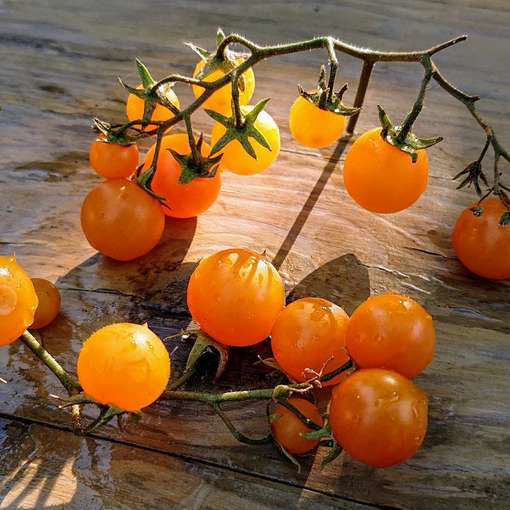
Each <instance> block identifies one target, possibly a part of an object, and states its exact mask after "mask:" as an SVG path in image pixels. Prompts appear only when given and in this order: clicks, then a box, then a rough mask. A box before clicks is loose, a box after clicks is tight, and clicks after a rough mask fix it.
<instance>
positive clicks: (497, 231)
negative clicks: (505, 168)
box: [453, 198, 510, 280]
mask: <svg viewBox="0 0 510 510" xmlns="http://www.w3.org/2000/svg"><path fill="white" fill-rule="evenodd" d="M475 207H477V204H472V205H471V206H470V207H468V208H467V209H464V211H463V212H462V214H461V215H460V216H459V218H458V219H457V222H456V223H455V228H454V229H453V247H454V249H455V254H456V255H457V257H458V258H459V260H460V261H461V262H462V263H463V264H464V265H465V266H466V267H467V268H468V269H469V270H470V271H471V272H472V273H475V274H477V275H478V276H482V277H483V278H489V279H491V280H504V279H506V278H510V225H501V224H500V219H501V216H502V215H503V213H505V212H506V211H507V209H506V207H505V206H504V205H503V203H502V202H501V200H499V198H486V199H485V200H484V201H483V202H482V203H481V204H480V206H479V207H480V208H481V209H482V213H481V214H480V215H478V216H477V215H475V214H474V213H473V211H472V210H471V209H473V208H475Z"/></svg>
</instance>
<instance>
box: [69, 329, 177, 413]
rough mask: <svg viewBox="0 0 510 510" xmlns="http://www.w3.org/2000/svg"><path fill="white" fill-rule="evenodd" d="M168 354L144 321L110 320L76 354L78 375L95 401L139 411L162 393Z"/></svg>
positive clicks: (168, 368)
mask: <svg viewBox="0 0 510 510" xmlns="http://www.w3.org/2000/svg"><path fill="white" fill-rule="evenodd" d="M169 378H170V357H169V356H168V351H167V350H166V348H165V346H164V344H163V342H162V341H161V340H160V339H159V338H158V336H156V335H155V334H154V333H153V332H152V331H151V330H150V329H149V328H148V327H147V325H146V324H145V325H143V326H140V325H138V324H129V323H120V324H110V325H109V326H105V327H104V328H101V329H99V330H98V331H96V332H95V333H94V334H92V335H91V336H90V337H89V338H88V339H87V340H86V341H85V343H84V344H83V347H82V350H81V351H80V355H79V357H78V379H79V381H80V384H81V386H82V387H83V390H84V392H85V393H86V394H87V395H90V396H91V397H92V398H93V399H94V400H96V401H97V402H99V403H101V404H104V405H111V406H113V407H116V408H118V409H123V410H125V411H139V410H140V409H141V408H142V407H146V406H148V405H150V404H152V402H154V401H155V400H156V399H157V398H158V397H159V396H160V395H161V393H163V391H164V389H165V388H166V385H167V384H168V380H169Z"/></svg>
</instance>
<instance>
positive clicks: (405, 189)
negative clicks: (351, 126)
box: [343, 128, 429, 213]
mask: <svg viewBox="0 0 510 510" xmlns="http://www.w3.org/2000/svg"><path fill="white" fill-rule="evenodd" d="M428 168H429V163H428V157H427V153H426V152H425V150H419V151H418V159H417V160H416V163H413V162H412V161H411V156H410V155H409V154H406V153H404V152H402V151H401V150H400V149H397V148H396V147H393V146H392V145H390V144H389V143H387V142H385V141H384V140H383V139H382V138H381V128H376V129H372V130H371V131H367V132H366V133H363V134H362V135H361V136H360V137H359V138H358V139H357V140H356V141H355V142H354V143H353V145H352V147H351V149H350V151H349V152H348V154H347V157H346V159H345V163H344V170H343V175H344V184H345V188H346V190H347V192H348V193H349V195H351V197H352V198H353V199H354V200H355V201H356V202H357V203H358V204H359V205H361V207H364V208H365V209H368V210H369V211H371V212H374V213H396V212H399V211H402V210H403V209H406V208H408V207H409V206H411V205H412V204H414V202H416V200H418V198H419V196H420V195H421V194H422V193H423V192H424V191H425V188H426V187H427V182H428Z"/></svg>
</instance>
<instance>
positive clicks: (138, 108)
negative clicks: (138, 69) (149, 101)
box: [126, 84, 180, 131]
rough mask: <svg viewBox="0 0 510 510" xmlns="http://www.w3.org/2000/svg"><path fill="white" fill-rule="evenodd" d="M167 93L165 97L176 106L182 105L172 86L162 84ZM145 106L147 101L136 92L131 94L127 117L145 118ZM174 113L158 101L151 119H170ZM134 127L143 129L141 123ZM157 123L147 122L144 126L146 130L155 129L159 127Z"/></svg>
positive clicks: (139, 86)
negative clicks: (136, 94)
mask: <svg viewBox="0 0 510 510" xmlns="http://www.w3.org/2000/svg"><path fill="white" fill-rule="evenodd" d="M136 88H137V89H142V88H143V85H142V84H140V85H138V87H136ZM160 90H162V91H163V93H164V95H165V97H166V98H167V99H168V101H170V102H171V103H172V104H173V105H174V106H175V107H176V108H179V107H180V103H179V98H178V97H177V96H176V95H175V92H174V91H173V89H172V88H171V87H168V86H165V85H162V86H161V89H160ZM144 108H145V101H144V100H143V99H142V98H140V97H138V96H135V95H134V94H129V96H128V99H127V102H126V113H127V117H128V119H129V120H130V121H133V120H138V119H141V118H143V111H144ZM173 116H174V114H173V113H172V112H171V111H170V110H169V109H168V108H166V107H165V106H162V105H160V104H159V103H156V106H155V107H154V111H153V112H152V115H151V120H153V121H156V122H160V121H166V120H170V119H171V118H172V117H173ZM133 127H135V128H138V129H142V125H141V124H135V125H134V126H133ZM157 128H158V126H157V124H147V126H145V127H144V128H143V130H144V131H153V130H154V129H157Z"/></svg>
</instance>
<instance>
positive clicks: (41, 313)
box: [31, 278, 60, 329]
mask: <svg viewBox="0 0 510 510" xmlns="http://www.w3.org/2000/svg"><path fill="white" fill-rule="evenodd" d="M32 283H33V284H34V289H35V292H36V294H37V298H38V300H39V304H38V305H37V309H36V311H35V316H34V322H33V323H32V326H31V328H32V329H41V328H45V327H46V326H49V325H50V324H51V323H52V322H53V321H54V320H55V318H56V317H57V315H58V313H59V312H60V292H59V290H58V289H57V287H55V285H53V283H51V282H50V281H48V280H45V279H44V278H32Z"/></svg>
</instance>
